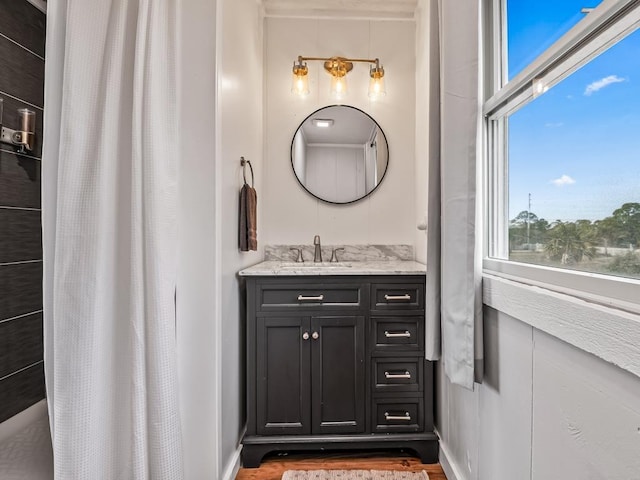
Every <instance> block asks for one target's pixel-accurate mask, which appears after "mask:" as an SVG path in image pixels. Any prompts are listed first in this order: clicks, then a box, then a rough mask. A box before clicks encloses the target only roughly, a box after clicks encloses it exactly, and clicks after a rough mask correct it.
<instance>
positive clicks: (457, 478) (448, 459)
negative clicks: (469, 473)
mask: <svg viewBox="0 0 640 480" xmlns="http://www.w3.org/2000/svg"><path fill="white" fill-rule="evenodd" d="M439 459H440V466H441V467H442V470H443V471H444V474H445V475H446V476H447V480H468V479H467V477H466V476H465V475H463V474H462V469H461V468H460V467H459V466H458V464H457V463H456V462H455V461H454V458H453V455H452V454H451V450H449V447H448V446H447V444H446V443H445V442H443V441H442V437H441V438H440V457H439Z"/></svg>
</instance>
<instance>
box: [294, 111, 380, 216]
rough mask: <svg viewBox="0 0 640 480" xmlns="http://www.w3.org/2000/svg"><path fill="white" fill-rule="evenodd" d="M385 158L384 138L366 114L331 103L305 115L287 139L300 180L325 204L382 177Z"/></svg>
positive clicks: (353, 197) (371, 186)
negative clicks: (289, 140)
mask: <svg viewBox="0 0 640 480" xmlns="http://www.w3.org/2000/svg"><path fill="white" fill-rule="evenodd" d="M388 162H389V147H388V145H387V139H386V137H385V135H384V132H383V131H382V129H381V128H380V126H379V125H378V124H377V123H376V122H375V120H373V118H371V117H370V116H369V115H367V114H366V113H364V112H363V111H362V110H359V109H357V108H355V107H349V106H346V105H334V106H330V107H325V108H321V109H320V110H317V111H315V112H314V113H312V114H311V115H309V116H308V117H307V118H306V119H305V120H304V121H303V122H302V123H301V124H300V126H299V127H298V130H296V133H295V135H294V137H293V141H292V142H291V163H292V165H293V171H294V172H295V174H296V177H297V178H298V181H299V182H300V184H301V185H302V186H303V187H304V188H305V189H306V190H307V191H308V192H309V193H311V194H312V195H314V196H315V197H317V198H319V199H320V200H324V201H326V202H330V203H351V202H355V201H357V200H360V199H362V198H364V197H366V196H367V195H369V194H370V193H371V192H372V191H373V190H375V189H376V187H377V186H378V185H379V184H380V182H381V181H382V178H383V177H384V174H385V173H386V171H387V164H388Z"/></svg>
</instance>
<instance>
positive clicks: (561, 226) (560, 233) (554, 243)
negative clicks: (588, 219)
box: [544, 220, 595, 265]
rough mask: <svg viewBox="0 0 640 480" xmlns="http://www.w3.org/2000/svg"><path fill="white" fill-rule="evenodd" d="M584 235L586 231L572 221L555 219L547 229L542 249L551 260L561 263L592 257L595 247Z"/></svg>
mask: <svg viewBox="0 0 640 480" xmlns="http://www.w3.org/2000/svg"><path fill="white" fill-rule="evenodd" d="M585 237H586V231H585V229H583V228H580V226H579V225H577V224H575V223H572V222H562V221H559V220H558V221H557V222H555V224H554V225H553V227H552V228H551V230H550V231H549V237H548V240H547V242H546V244H545V246H544V250H545V252H546V253H547V255H548V256H549V258H550V259H551V260H556V261H558V260H559V261H560V263H562V264H563V265H566V264H569V263H573V262H580V261H582V259H583V258H584V257H587V258H593V256H594V255H595V248H594V247H593V245H592V244H591V242H590V241H589V239H588V238H585Z"/></svg>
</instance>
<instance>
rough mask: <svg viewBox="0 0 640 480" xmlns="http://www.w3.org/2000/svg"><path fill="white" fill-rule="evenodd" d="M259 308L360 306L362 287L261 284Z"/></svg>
mask: <svg viewBox="0 0 640 480" xmlns="http://www.w3.org/2000/svg"><path fill="white" fill-rule="evenodd" d="M257 300H258V305H257V307H258V309H259V310H271V309H289V308H292V307H301V308H320V309H326V308H331V307H339V308H341V309H345V308H346V309H350V308H356V309H357V308H360V305H361V302H362V288H361V287H360V286H359V285H322V284H315V285H308V284H307V285H305V284H302V285H300V286H293V285H286V286H285V285H268V284H266V285H261V286H260V287H259V290H258V299H257Z"/></svg>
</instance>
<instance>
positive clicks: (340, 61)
mask: <svg viewBox="0 0 640 480" xmlns="http://www.w3.org/2000/svg"><path fill="white" fill-rule="evenodd" d="M315 60H319V61H322V62H324V69H325V70H326V71H327V73H328V74H329V75H331V94H332V95H333V96H334V97H336V98H338V99H340V98H343V97H344V96H345V95H346V93H347V73H349V72H350V71H351V70H353V63H354V62H361V63H370V64H372V65H371V66H370V68H369V77H371V78H370V80H369V98H371V99H372V100H377V99H378V98H380V97H383V96H385V95H386V93H387V92H386V89H385V85H384V68H382V65H380V60H379V59H377V58H375V59H373V60H370V59H365V58H344V57H330V58H323V57H303V56H299V57H298V60H297V61H296V62H293V84H292V87H291V92H293V93H295V94H298V95H300V96H302V97H304V96H306V95H308V94H309V68H308V67H307V64H306V62H307V61H315Z"/></svg>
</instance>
